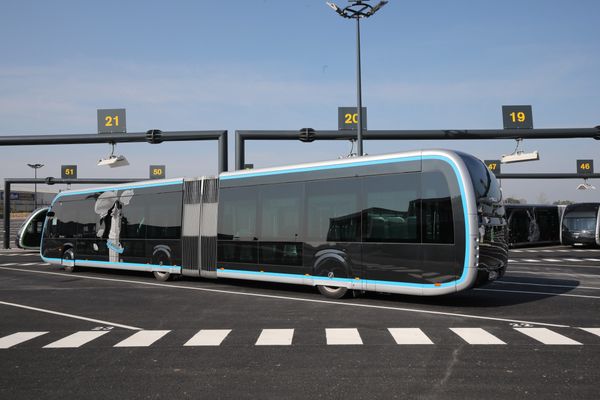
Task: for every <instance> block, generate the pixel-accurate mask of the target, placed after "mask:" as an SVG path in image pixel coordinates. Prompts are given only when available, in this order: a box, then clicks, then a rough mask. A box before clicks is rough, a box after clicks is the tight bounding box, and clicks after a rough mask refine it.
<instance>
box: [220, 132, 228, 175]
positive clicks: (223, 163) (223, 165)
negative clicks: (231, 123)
mask: <svg viewBox="0 0 600 400" xmlns="http://www.w3.org/2000/svg"><path fill="white" fill-rule="evenodd" d="M218 163H219V173H221V172H224V171H227V169H228V160H227V131H225V132H224V133H222V134H221V135H219V161H218Z"/></svg>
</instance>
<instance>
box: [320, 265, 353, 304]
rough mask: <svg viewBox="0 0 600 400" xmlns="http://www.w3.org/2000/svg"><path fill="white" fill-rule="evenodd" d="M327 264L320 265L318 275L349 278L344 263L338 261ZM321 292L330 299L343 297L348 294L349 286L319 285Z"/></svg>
mask: <svg viewBox="0 0 600 400" xmlns="http://www.w3.org/2000/svg"><path fill="white" fill-rule="evenodd" d="M324 264H325V265H323V266H322V267H319V269H318V272H317V276H326V277H329V278H334V277H337V278H347V277H348V273H347V272H346V268H344V266H343V265H341V264H339V263H337V262H325V263H324ZM317 289H319V292H320V293H321V294H322V295H323V296H325V297H328V298H330V299H341V298H342V297H344V296H346V295H347V294H348V288H345V287H337V286H323V285H318V286H317Z"/></svg>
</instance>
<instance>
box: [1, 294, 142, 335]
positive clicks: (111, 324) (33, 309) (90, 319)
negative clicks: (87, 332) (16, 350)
mask: <svg viewBox="0 0 600 400" xmlns="http://www.w3.org/2000/svg"><path fill="white" fill-rule="evenodd" d="M0 304H3V305H5V306H11V307H18V308H24V309H26V310H32V311H39V312H43V313H46V314H53V315H60V316H61V317H68V318H73V319H80V320H83V321H90V322H99V323H101V324H104V325H110V326H118V327H119V328H125V329H132V330H135V331H139V330H142V328H136V327H135V326H129V325H122V324H116V323H114V322H108V321H102V320H100V319H94V318H86V317H82V316H80V315H74V314H66V313H61V312H57V311H52V310H46V309H43V308H37V307H29V306H24V305H22V304H15V303H7V302H5V301H0Z"/></svg>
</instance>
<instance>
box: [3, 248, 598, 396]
mask: <svg viewBox="0 0 600 400" xmlns="http://www.w3.org/2000/svg"><path fill="white" fill-rule="evenodd" d="M0 277H1V278H2V279H1V283H0V321H1V322H0V369H1V371H2V374H0V398H6V399H9V398H10V399H30V398H34V397H35V398H60V399H65V398H75V397H78V398H93V399H101V398H111V399H114V398H152V399H154V398H157V399H159V398H236V399H238V398H266V399H271V398H341V397H344V398H367V397H368V398H423V399H466V398H490V399H496V398H497V399H508V398H510V399H513V398H514V397H515V396H523V397H530V398H536V399H537V398H544V399H549V398H564V397H567V396H568V397H569V398H571V399H595V398H597V387H596V383H597V382H598V378H600V372H599V371H600V368H599V367H600V313H599V312H598V305H599V304H600V249H572V248H569V247H562V246H556V247H550V248H535V249H517V250H512V251H511V253H510V263H509V269H508V272H507V275H506V276H505V277H504V278H503V279H502V280H501V281H498V282H496V283H494V284H491V285H488V286H486V287H483V288H479V289H475V290H471V291H467V292H462V293H457V294H454V295H450V296H443V297H426V298H424V297H412V296H400V295H387V294H381V293H365V294H362V295H360V296H358V297H356V298H349V299H342V300H329V299H326V298H324V297H323V296H321V295H319V294H318V292H317V291H316V290H315V289H314V288H311V287H303V286H293V285H283V284H269V283H262V282H248V281H235V280H221V279H219V280H205V279H191V278H182V279H178V280H175V281H171V282H164V283H163V282H158V281H156V280H154V278H153V277H152V275H151V274H148V273H136V272H129V271H114V270H103V269H87V268H86V269H84V270H81V271H79V272H75V273H72V274H69V273H66V272H64V271H62V270H61V269H60V268H59V267H57V266H51V265H47V264H44V263H43V262H42V261H41V260H40V258H39V256H38V255H37V254H35V253H32V252H25V251H19V250H10V251H0Z"/></svg>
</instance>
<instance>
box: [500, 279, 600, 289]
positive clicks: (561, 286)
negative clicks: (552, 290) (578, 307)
mask: <svg viewBox="0 0 600 400" xmlns="http://www.w3.org/2000/svg"><path fill="white" fill-rule="evenodd" d="M494 283H495V284H502V285H520V286H543V287H557V288H568V289H586V290H600V287H592V286H574V285H550V284H547V283H531V282H517V281H495V282H494Z"/></svg>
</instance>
